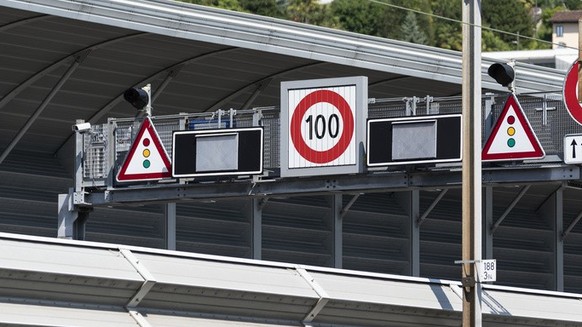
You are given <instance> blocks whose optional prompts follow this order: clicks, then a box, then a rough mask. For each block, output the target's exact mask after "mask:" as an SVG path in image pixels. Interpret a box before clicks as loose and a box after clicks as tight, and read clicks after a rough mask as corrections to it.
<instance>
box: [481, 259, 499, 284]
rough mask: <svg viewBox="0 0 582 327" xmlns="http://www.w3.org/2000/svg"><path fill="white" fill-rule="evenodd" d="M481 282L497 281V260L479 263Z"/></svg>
mask: <svg viewBox="0 0 582 327" xmlns="http://www.w3.org/2000/svg"><path fill="white" fill-rule="evenodd" d="M478 273H479V281H480V282H482V283H483V282H494V281H496V280H497V260H495V259H492V260H481V261H480V262H479V271H478Z"/></svg>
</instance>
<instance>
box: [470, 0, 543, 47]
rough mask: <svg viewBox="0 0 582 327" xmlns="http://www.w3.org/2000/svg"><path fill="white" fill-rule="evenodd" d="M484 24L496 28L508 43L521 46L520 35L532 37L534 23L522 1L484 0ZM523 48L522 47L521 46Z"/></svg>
mask: <svg viewBox="0 0 582 327" xmlns="http://www.w3.org/2000/svg"><path fill="white" fill-rule="evenodd" d="M481 6H482V15H483V25H484V26H489V27H491V28H494V29H496V30H500V31H504V32H508V33H500V32H496V33H497V34H499V35H498V37H499V38H500V39H501V40H502V41H503V42H505V43H507V44H516V45H515V47H520V45H521V44H520V42H523V40H520V39H519V36H526V37H532V36H533V33H534V25H533V22H532V20H531V18H530V15H529V12H528V10H527V9H526V7H525V5H524V4H523V3H522V2H520V1H511V0H510V1H507V0H484V1H483V2H482V3H481ZM520 48H522V47H520Z"/></svg>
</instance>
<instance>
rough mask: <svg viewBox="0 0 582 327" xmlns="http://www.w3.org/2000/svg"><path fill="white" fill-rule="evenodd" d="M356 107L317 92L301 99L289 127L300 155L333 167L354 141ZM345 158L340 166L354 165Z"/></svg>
mask: <svg viewBox="0 0 582 327" xmlns="http://www.w3.org/2000/svg"><path fill="white" fill-rule="evenodd" d="M352 108H353V105H352V106H350V104H349V103H348V101H346V99H345V98H344V97H343V96H342V95H340V94H339V93H337V92H334V91H332V90H316V91H313V92H311V93H309V94H307V95H305V96H303V97H302V98H301V100H300V101H299V103H298V104H297V106H296V107H295V110H294V111H293V115H292V116H291V122H290V127H289V133H290V135H291V140H292V141H293V145H294V148H295V151H296V152H297V154H299V155H300V156H301V157H302V158H303V159H305V160H307V161H308V162H311V163H314V164H327V163H331V162H333V161H335V160H337V159H338V158H340V157H341V156H342V155H344V154H345V152H346V150H347V149H348V147H349V146H350V145H352V144H353V142H352V139H353V137H354V111H353V109H352ZM352 159H354V158H343V160H340V161H339V163H352V162H353V160H352Z"/></svg>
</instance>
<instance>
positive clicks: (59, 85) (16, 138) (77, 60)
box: [0, 56, 85, 163]
mask: <svg viewBox="0 0 582 327" xmlns="http://www.w3.org/2000/svg"><path fill="white" fill-rule="evenodd" d="M84 59H85V56H79V57H77V58H75V60H74V61H73V63H72V64H71V65H70V66H69V69H67V71H66V72H65V74H63V76H61V79H60V80H59V81H58V82H57V84H56V85H55V86H54V87H53V89H52V90H51V91H50V92H49V94H48V95H47V96H46V98H45V99H44V100H43V101H42V103H41V104H40V106H38V108H36V110H35V112H34V113H33V114H32V116H30V118H28V120H27V121H26V123H25V124H24V126H22V127H21V128H20V130H19V131H18V133H17V134H16V136H14V138H13V139H12V141H10V143H9V144H8V146H7V147H6V148H5V149H4V151H3V152H2V154H0V163H2V162H4V160H5V159H6V157H8V155H9V154H10V152H12V149H14V147H15V146H16V144H18V142H20V140H21V139H22V137H23V136H24V134H26V132H28V130H29V129H30V127H31V126H32V124H34V123H35V122H36V120H37V119H38V117H39V116H40V115H41V114H42V112H43V111H44V109H46V107H47V106H48V104H49V103H50V102H51V100H52V99H53V97H54V96H55V95H56V94H57V93H58V92H59V91H60V90H61V88H62V87H63V85H64V84H65V83H66V82H67V80H68V79H69V77H71V75H72V74H73V73H74V72H75V70H77V68H78V67H79V65H80V64H81V62H82V61H83V60H84Z"/></svg>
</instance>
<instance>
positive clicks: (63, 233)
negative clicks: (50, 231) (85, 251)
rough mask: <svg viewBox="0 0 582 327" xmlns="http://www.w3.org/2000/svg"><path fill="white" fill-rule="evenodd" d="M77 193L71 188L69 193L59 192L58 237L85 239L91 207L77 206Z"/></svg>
mask: <svg viewBox="0 0 582 327" xmlns="http://www.w3.org/2000/svg"><path fill="white" fill-rule="evenodd" d="M78 194H79V193H75V192H74V191H73V189H72V188H71V189H70V190H69V193H68V194H59V199H58V229H57V237H58V238H65V239H74V240H84V239H85V225H86V223H87V220H88V219H89V213H90V212H91V211H92V210H93V209H92V208H90V207H78V206H75V201H76V200H75V199H74V198H75V197H76V196H78Z"/></svg>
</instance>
